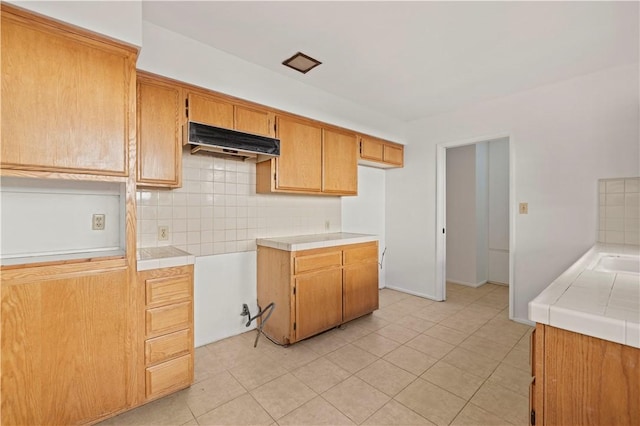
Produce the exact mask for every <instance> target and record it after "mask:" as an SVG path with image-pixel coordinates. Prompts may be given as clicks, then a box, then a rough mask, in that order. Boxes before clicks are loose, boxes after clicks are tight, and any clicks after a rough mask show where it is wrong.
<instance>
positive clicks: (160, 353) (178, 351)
mask: <svg viewBox="0 0 640 426" xmlns="http://www.w3.org/2000/svg"><path fill="white" fill-rule="evenodd" d="M191 332H192V329H185V330H180V331H176V332H175V333H170V334H165V335H164V336H160V337H156V338H153V339H149V340H147V341H146V342H145V345H144V349H145V351H144V353H145V363H146V365H148V366H150V365H153V364H157V363H160V362H163V361H166V360H168V359H171V358H175V357H177V356H180V355H187V354H189V353H190V352H191V350H192V347H193V344H192V336H191Z"/></svg>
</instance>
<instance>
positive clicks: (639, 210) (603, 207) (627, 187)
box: [598, 178, 640, 245]
mask: <svg viewBox="0 0 640 426" xmlns="http://www.w3.org/2000/svg"><path fill="white" fill-rule="evenodd" d="M598 199H599V220H600V224H599V227H598V241H599V242H602V243H615V244H633V245H638V244H640V178H620V179H600V180H599V181H598Z"/></svg>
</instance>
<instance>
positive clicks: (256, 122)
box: [234, 105, 275, 137]
mask: <svg viewBox="0 0 640 426" xmlns="http://www.w3.org/2000/svg"><path fill="white" fill-rule="evenodd" d="M234 119H235V124H234V128H235V129H236V130H238V131H241V132H246V133H253V134H256V135H262V136H269V137H273V136H274V135H275V130H274V128H275V117H274V114H273V113H271V112H268V111H261V110H257V109H252V108H247V107H244V106H240V105H236V106H235V115H234Z"/></svg>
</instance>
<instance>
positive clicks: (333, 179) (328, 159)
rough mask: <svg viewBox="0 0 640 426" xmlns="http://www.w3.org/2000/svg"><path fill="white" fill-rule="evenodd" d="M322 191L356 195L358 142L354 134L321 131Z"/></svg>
mask: <svg viewBox="0 0 640 426" xmlns="http://www.w3.org/2000/svg"><path fill="white" fill-rule="evenodd" d="M322 167H323V169H322V170H323V173H322V177H323V180H322V191H323V192H329V193H338V194H343V195H345V194H357V193H358V141H357V138H356V135H355V134H348V133H342V132H337V131H334V130H328V129H323V138H322Z"/></svg>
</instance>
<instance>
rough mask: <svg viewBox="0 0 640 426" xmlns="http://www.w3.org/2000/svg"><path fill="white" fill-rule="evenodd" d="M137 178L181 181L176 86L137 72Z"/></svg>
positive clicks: (172, 184) (165, 183) (164, 183)
mask: <svg viewBox="0 0 640 426" xmlns="http://www.w3.org/2000/svg"><path fill="white" fill-rule="evenodd" d="M137 88H138V93H137V95H138V102H137V111H138V137H137V139H138V146H137V148H138V167H137V182H138V184H142V185H144V186H150V187H160V188H179V187H180V186H181V185H182V124H183V120H182V117H183V116H184V107H183V102H182V90H181V88H180V86H176V85H172V84H171V83H170V82H167V81H165V80H163V79H159V78H157V77H153V76H149V75H146V74H140V73H139V74H138V84H137Z"/></svg>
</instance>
